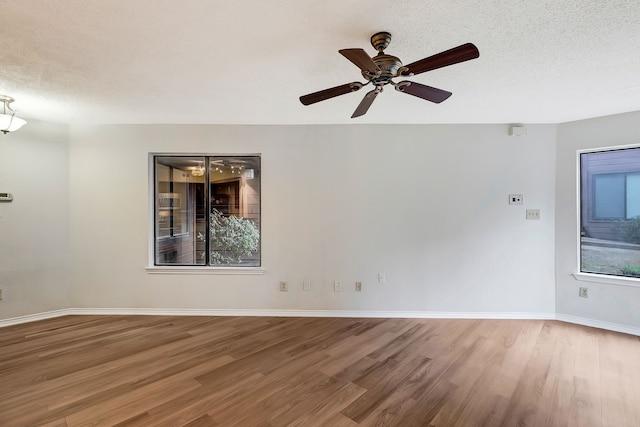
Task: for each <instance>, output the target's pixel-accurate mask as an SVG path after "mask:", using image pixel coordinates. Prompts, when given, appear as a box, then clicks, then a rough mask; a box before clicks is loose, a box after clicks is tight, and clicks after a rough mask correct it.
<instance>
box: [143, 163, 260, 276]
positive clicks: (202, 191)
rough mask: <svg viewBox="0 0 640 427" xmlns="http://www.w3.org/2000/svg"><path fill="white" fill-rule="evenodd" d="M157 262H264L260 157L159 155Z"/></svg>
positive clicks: (227, 264) (246, 264) (187, 263)
mask: <svg viewBox="0 0 640 427" xmlns="http://www.w3.org/2000/svg"><path fill="white" fill-rule="evenodd" d="M154 165H155V171H154V176H155V191H154V197H155V200H154V202H155V236H154V243H155V265H202V266H204V265H209V266H235V267H238V266H242V267H245V266H246V267H255V266H260V157H259V156H155V157H154Z"/></svg>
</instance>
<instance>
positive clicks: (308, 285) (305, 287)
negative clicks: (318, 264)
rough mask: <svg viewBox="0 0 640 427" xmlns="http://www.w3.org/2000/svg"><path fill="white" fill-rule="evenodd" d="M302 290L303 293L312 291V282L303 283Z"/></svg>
mask: <svg viewBox="0 0 640 427" xmlns="http://www.w3.org/2000/svg"><path fill="white" fill-rule="evenodd" d="M302 290H303V291H310V290H311V280H308V279H307V280H305V281H303V282H302Z"/></svg>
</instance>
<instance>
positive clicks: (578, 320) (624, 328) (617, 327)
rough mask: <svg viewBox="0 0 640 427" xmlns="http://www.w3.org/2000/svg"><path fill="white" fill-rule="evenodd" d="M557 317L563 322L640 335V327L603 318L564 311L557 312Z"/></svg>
mask: <svg viewBox="0 0 640 427" xmlns="http://www.w3.org/2000/svg"><path fill="white" fill-rule="evenodd" d="M556 319H558V320H560V321H562V322H567V323H575V324H577V325H583V326H589V327H591V328H598V329H605V330H607V331H614V332H622V333H624V334H629V335H636V336H640V328H638V327H635V326H629V325H622V324H620V323H611V322H604V321H602V320H594V319H588V318H586V317H578V316H572V315H570V314H562V313H558V314H556Z"/></svg>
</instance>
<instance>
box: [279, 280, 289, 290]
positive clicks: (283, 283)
mask: <svg viewBox="0 0 640 427" xmlns="http://www.w3.org/2000/svg"><path fill="white" fill-rule="evenodd" d="M288 290H289V287H288V286H287V282H280V292H287V291H288Z"/></svg>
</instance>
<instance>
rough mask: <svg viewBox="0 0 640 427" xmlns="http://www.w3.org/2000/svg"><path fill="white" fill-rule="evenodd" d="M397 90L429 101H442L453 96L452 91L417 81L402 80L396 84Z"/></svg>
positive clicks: (437, 102)
mask: <svg viewBox="0 0 640 427" xmlns="http://www.w3.org/2000/svg"><path fill="white" fill-rule="evenodd" d="M396 90H397V91H399V92H402V93H408V94H409V95H413V96H417V97H418V98H422V99H426V100H427V101H431V102H435V103H436V104H439V103H441V102H442V101H444V100H445V99H447V98H449V97H450V96H451V92H447V91H446V90H442V89H438V88H435V87H431V86H426V85H423V84H420V83H416V82H410V81H407V80H405V81H402V82H400V83H398V84H397V85H396Z"/></svg>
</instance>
